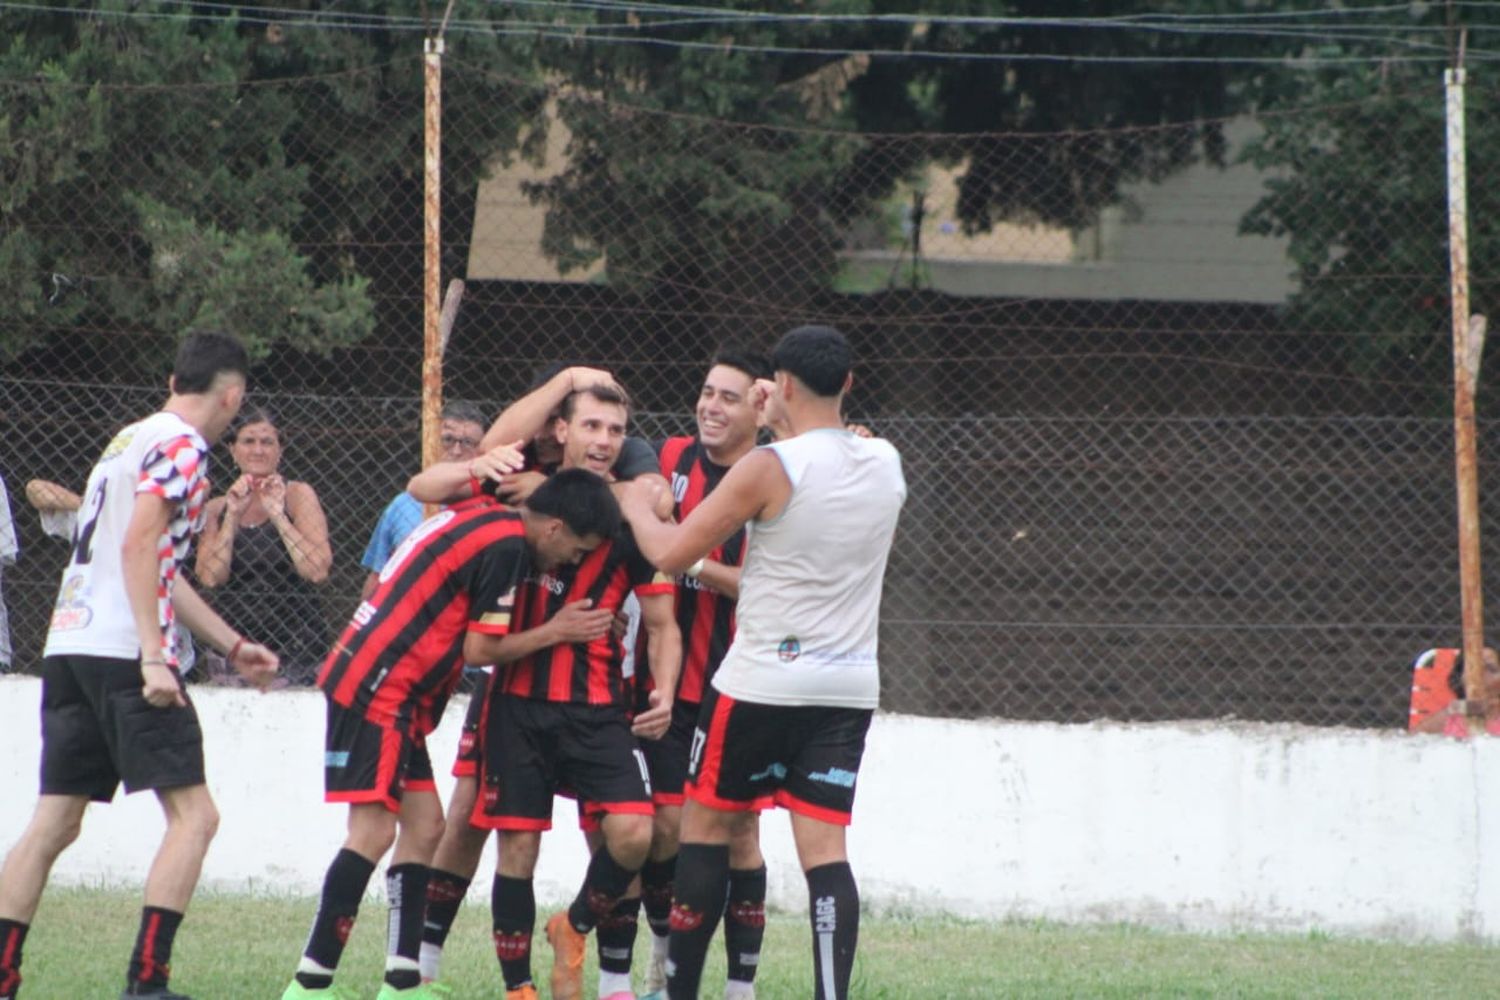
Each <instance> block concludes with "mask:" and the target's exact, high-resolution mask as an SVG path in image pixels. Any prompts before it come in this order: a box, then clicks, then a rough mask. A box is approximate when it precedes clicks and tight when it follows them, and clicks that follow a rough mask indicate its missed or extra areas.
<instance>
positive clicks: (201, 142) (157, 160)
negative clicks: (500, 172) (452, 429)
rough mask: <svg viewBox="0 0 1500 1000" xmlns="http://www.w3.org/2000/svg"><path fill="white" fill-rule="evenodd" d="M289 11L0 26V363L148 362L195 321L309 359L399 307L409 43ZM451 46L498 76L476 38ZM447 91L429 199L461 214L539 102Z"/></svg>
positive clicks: (411, 154) (414, 242) (413, 215)
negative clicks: (80, 336)
mask: <svg viewBox="0 0 1500 1000" xmlns="http://www.w3.org/2000/svg"><path fill="white" fill-rule="evenodd" d="M388 6H394V5H388V4H385V3H380V2H366V3H358V4H354V5H353V6H352V7H351V6H350V5H343V7H341V10H343V11H345V12H346V13H347V12H349V11H352V10H362V11H366V12H371V13H383V12H385V11H386V9H387V7H388ZM399 13H401V14H407V13H408V11H406V10H405V9H402V10H401V11H399ZM302 16H303V13H302V12H301V11H299V10H298V9H295V8H292V7H288V8H287V12H286V18H287V19H286V21H285V22H284V23H281V24H276V23H266V21H265V19H264V18H262V19H260V20H257V21H253V22H252V21H248V20H239V19H236V18H234V17H232V16H226V15H225V12H224V11H223V10H222V9H214V10H211V11H207V10H206V11H204V12H202V16H186V15H185V14H184V8H182V7H181V6H180V5H176V4H165V3H154V2H149V0H148V2H137V3H122V2H119V0H100V2H99V3H97V4H95V5H94V7H93V8H91V12H90V13H87V14H82V15H80V14H79V13H76V12H62V11H57V12H38V11H20V10H7V11H3V12H0V38H4V39H6V40H7V41H6V42H4V43H3V44H4V46H5V47H4V49H3V50H0V357H4V358H11V357H14V356H16V355H17V354H18V353H20V352H21V351H23V350H25V349H26V348H28V347H31V346H34V345H38V344H45V343H56V342H57V341H59V340H60V339H62V338H65V337H66V336H67V335H68V334H69V333H70V332H78V331H81V332H109V333H119V334H127V335H128V336H121V337H111V338H107V340H108V342H110V343H112V344H114V345H115V348H116V350H115V353H116V355H117V356H116V357H112V358H110V359H109V363H110V364H113V365H119V364H125V365H132V366H134V365H138V366H140V367H143V368H145V367H151V368H155V367H157V365H158V364H159V362H160V360H161V358H162V357H163V356H164V355H166V354H167V353H168V352H170V350H171V348H172V344H173V343H174V342H175V339H176V338H177V337H178V336H180V335H181V334H182V332H183V331H184V330H186V329H189V328H191V327H195V326H216V327H221V328H227V329H230V330H232V331H234V332H235V333H237V334H239V335H240V336H241V337H243V338H244V339H245V340H246V342H247V344H248V345H249V346H250V347H251V349H252V351H253V352H254V353H256V354H257V355H260V354H264V353H265V352H266V351H268V350H270V349H271V348H272V347H273V346H282V347H287V348H291V349H294V350H298V351H306V352H313V353H316V354H322V355H326V354H327V353H328V352H329V351H331V350H333V349H335V348H338V347H342V346H347V345H350V344H353V343H355V342H357V341H359V340H360V339H361V338H363V337H364V336H366V335H367V334H368V333H369V332H370V331H371V330H372V329H373V328H374V325H375V322H376V302H377V301H378V300H381V299H390V298H412V297H416V298H418V299H419V298H420V284H419V282H420V276H421V239H420V233H421V212H422V207H421V205H422V199H421V183H422V79H421V72H422V71H421V60H420V51H421V38H420V36H419V35H418V34H415V33H409V32H405V33H393V32H389V31H369V30H366V31H348V30H343V31H333V30H317V29H314V28H311V27H308V26H306V25H305V24H299V23H298V19H299V18H301V17H302ZM453 51H455V52H456V55H457V56H458V57H459V58H466V57H472V58H475V59H483V60H485V61H486V63H487V64H488V65H491V66H494V67H496V68H499V69H505V68H507V67H512V68H513V66H514V60H512V59H511V58H510V54H509V53H507V52H505V51H504V50H503V49H502V47H501V45H500V44H499V42H498V41H497V40H496V39H495V38H491V37H484V36H474V35H469V36H465V38H464V39H463V41H462V42H460V43H459V44H457V45H455V46H454V47H453ZM522 58H523V59H524V51H523V56H522ZM522 93H523V94H524V93H525V88H522ZM447 97H448V101H447V106H446V108H445V110H446V112H447V115H448V116H449V122H450V127H451V126H452V125H453V124H455V123H456V124H457V125H458V126H459V127H456V128H453V129H452V133H451V134H450V135H449V136H448V146H447V150H446V153H447V158H446V160H445V175H444V179H445V182H446V185H445V186H446V189H447V192H448V193H450V194H451V196H452V197H453V199H454V201H455V202H457V203H460V204H461V203H463V201H464V200H465V199H467V200H468V202H469V203H470V206H471V205H472V199H473V194H474V189H475V187H476V185H477V180H478V178H479V176H480V174H481V172H482V171H483V169H484V164H485V163H486V162H488V159H489V158H490V157H491V156H493V155H503V154H506V153H507V152H509V151H511V150H513V149H514V145H515V137H516V134H517V131H518V130H519V127H520V122H521V120H522V119H523V118H524V117H525V115H526V113H527V109H528V107H529V108H530V109H531V110H533V111H534V110H535V108H536V107H538V106H539V101H535V100H534V101H532V103H531V104H530V105H528V104H527V102H526V100H525V99H524V98H518V97H517V96H516V87H515V86H514V85H512V84H508V83H505V84H502V83H499V82H495V79H494V78H492V77H490V76H488V75H486V74H480V73H472V74H465V75H463V76H462V77H461V82H460V83H459V84H458V86H457V87H456V88H454V90H453V91H452V92H450V93H449V94H448V95H447ZM471 213H472V209H471V208H470V214H469V216H468V217H469V218H472V214H471ZM455 214H456V215H458V216H462V215H463V213H455ZM393 234H399V238H394V239H393ZM445 235H450V234H445ZM452 235H453V236H456V237H458V238H455V242H456V243H466V242H467V239H468V235H469V234H468V231H467V229H466V228H465V229H464V230H463V231H462V233H461V234H452ZM97 339H98V340H104V339H105V338H97ZM91 343H93V342H91Z"/></svg>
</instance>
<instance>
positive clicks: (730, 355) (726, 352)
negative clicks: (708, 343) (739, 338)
mask: <svg viewBox="0 0 1500 1000" xmlns="http://www.w3.org/2000/svg"><path fill="white" fill-rule="evenodd" d="M719 365H725V366H726V367H729V368H733V369H735V370H736V371H742V372H744V373H745V374H746V375H749V376H750V378H751V380H752V381H753V380H755V379H758V378H770V377H771V374H772V373H771V362H770V360H769V359H768V358H767V357H766V356H765V354H764V353H762V352H760V351H752V350H750V349H749V348H747V347H743V346H741V345H739V344H723V345H721V346H720V347H719V349H718V350H717V351H715V352H714V358H713V360H712V361H710V362H709V365H708V366H709V367H710V368H714V367H717V366H719Z"/></svg>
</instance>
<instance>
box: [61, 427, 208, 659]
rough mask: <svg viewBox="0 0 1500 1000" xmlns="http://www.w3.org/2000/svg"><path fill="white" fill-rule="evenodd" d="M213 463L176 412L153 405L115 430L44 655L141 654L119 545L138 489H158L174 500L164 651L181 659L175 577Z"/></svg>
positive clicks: (164, 544)
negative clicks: (155, 409)
mask: <svg viewBox="0 0 1500 1000" xmlns="http://www.w3.org/2000/svg"><path fill="white" fill-rule="evenodd" d="M207 471H208V444H207V443H206V442H205V441H204V440H203V437H202V435H200V434H199V433H198V432H197V431H196V430H194V429H193V427H192V425H190V424H189V423H187V421H185V420H183V419H182V418H181V417H179V416H177V415H176V414H174V413H166V412H160V413H154V414H152V415H151V416H149V417H147V418H146V419H145V420H141V421H139V422H137V423H134V424H131V425H130V426H129V427H126V428H125V429H124V430H122V431H120V432H119V433H118V434H116V435H115V438H114V440H113V441H111V442H110V443H109V447H107V448H105V449H104V454H103V455H102V456H101V457H100V459H99V461H98V463H97V464H96V465H95V466H94V469H93V471H92V472H91V473H89V481H88V485H87V486H86V487H85V488H84V493H83V506H82V507H81V508H80V509H79V511H78V524H77V527H76V528H75V529H74V531H73V554H72V557H71V558H70V559H69V561H68V567H67V569H65V570H63V577H62V586H61V588H59V590H58V594H57V604H56V605H55V606H54V607H53V610H52V626H51V628H50V629H48V631H47V648H46V649H45V651H44V654H43V655H46V656H59V655H66V654H73V655H83V656H106V657H112V658H117V659H135V658H136V657H138V656H140V652H141V644H140V638H139V636H137V634H136V630H135V619H134V617H132V615H131V613H130V601H129V600H128V599H127V598H126V596H125V577H124V572H123V568H122V565H121V560H120V546H121V545H122V544H123V543H124V541H125V526H126V525H127V524H129V523H130V515H131V512H132V511H133V510H134V509H135V497H136V494H137V493H153V494H155V495H156V496H159V497H161V498H162V499H164V500H166V501H168V503H169V504H170V505H171V507H172V516H171V520H170V521H168V523H167V530H166V531H165V532H163V533H162V536H161V539H160V541H159V542H158V543H157V556H158V566H159V569H158V572H157V585H156V604H157V620H158V623H159V624H160V626H161V630H162V650H163V654H164V656H165V658H166V660H167V662H169V663H173V664H176V663H177V662H178V651H177V649H176V648H175V642H174V639H175V636H176V633H175V631H174V629H173V628H172V626H173V622H174V615H173V612H172V585H173V582H174V581H175V580H176V578H177V566H178V564H179V563H180V562H181V561H182V560H183V559H184V558H185V557H186V556H187V549H188V540H189V538H190V537H191V535H192V534H193V532H195V531H197V530H198V529H199V528H200V527H202V521H203V502H204V500H205V499H206V495H207V493H208V479H207Z"/></svg>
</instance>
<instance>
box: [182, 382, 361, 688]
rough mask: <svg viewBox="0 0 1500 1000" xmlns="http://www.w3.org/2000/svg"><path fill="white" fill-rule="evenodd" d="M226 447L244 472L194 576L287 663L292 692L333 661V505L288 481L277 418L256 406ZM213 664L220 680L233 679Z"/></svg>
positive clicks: (208, 534)
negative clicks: (329, 607)
mask: <svg viewBox="0 0 1500 1000" xmlns="http://www.w3.org/2000/svg"><path fill="white" fill-rule="evenodd" d="M226 440H227V441H228V444H229V454H230V457H231V458H233V460H234V464H235V465H236V466H237V467H238V468H239V473H240V474H239V478H238V479H236V480H235V481H234V483H233V484H232V485H231V486H230V487H229V489H228V491H227V492H226V493H225V494H224V495H223V496H220V497H215V498H214V499H213V500H210V501H209V502H208V508H207V510H206V512H205V513H204V525H203V534H202V536H201V537H200V538H199V539H198V556H197V560H196V562H195V564H194V573H195V575H196V577H197V579H198V581H199V583H200V584H201V585H202V586H203V587H205V588H209V589H212V590H213V591H214V596H213V598H212V600H213V603H214V605H215V607H216V608H217V610H218V611H219V612H220V613H221V614H223V615H224V616H225V617H226V618H227V619H229V620H230V621H233V622H235V623H237V624H238V625H240V627H242V628H243V629H245V631H246V632H247V633H248V634H250V635H253V636H255V637H256V638H257V639H258V640H259V641H261V642H263V643H265V644H266V645H267V646H269V647H270V648H271V649H273V650H275V651H276V653H277V654H278V655H280V657H281V673H282V676H283V677H285V678H286V682H287V683H288V684H300V685H307V684H312V683H313V681H315V680H316V679H317V674H318V667H319V665H321V664H322V662H323V657H324V656H325V655H326V654H327V653H328V624H327V622H326V620H325V619H324V617H323V604H322V600H321V599H320V597H319V595H318V591H317V585H318V584H321V583H323V582H324V581H325V580H327V579H328V570H329V568H330V567H331V566H332V564H333V552H332V549H331V548H330V547H329V544H328V521H327V519H326V518H325V517H324V515H323V506H322V504H320V503H319V502H318V494H317V492H316V491H315V490H314V489H313V488H312V487H311V486H309V485H308V484H307V483H305V482H301V481H299V480H293V481H291V482H288V481H287V480H286V479H284V478H283V477H282V475H281V473H280V471H279V469H280V467H281V455H282V444H283V442H282V439H281V431H280V429H279V428H278V427H277V425H276V421H275V419H274V418H273V417H272V416H271V414H270V413H269V412H268V411H266V410H265V409H263V408H261V407H250V408H247V409H246V411H245V412H244V413H243V414H242V415H241V417H240V419H239V420H238V421H237V422H236V424H235V426H234V427H232V428H231V429H230V432H229V434H228V435H226ZM210 662H211V664H212V665H211V667H210V671H211V673H212V675H213V676H214V677H216V678H219V677H222V678H224V679H226V680H229V679H230V678H232V677H233V673H232V671H230V670H229V669H228V668H227V667H225V668H224V669H222V670H220V669H217V668H218V666H219V664H218V663H217V662H216V661H210Z"/></svg>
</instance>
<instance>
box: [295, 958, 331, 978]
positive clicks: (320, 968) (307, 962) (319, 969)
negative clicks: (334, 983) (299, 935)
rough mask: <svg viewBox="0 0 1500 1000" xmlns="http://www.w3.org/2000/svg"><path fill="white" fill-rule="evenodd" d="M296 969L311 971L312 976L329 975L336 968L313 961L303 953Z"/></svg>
mask: <svg viewBox="0 0 1500 1000" xmlns="http://www.w3.org/2000/svg"><path fill="white" fill-rule="evenodd" d="M297 971H298V972H307V973H311V974H312V975H314V976H331V975H333V974H334V972H336V971H337V970H336V969H330V968H328V967H327V966H326V965H322V964H320V963H318V962H314V961H313V960H312V959H310V958H308V957H307V956H306V955H303V956H302V958H301V960H299V961H298V962H297Z"/></svg>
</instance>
